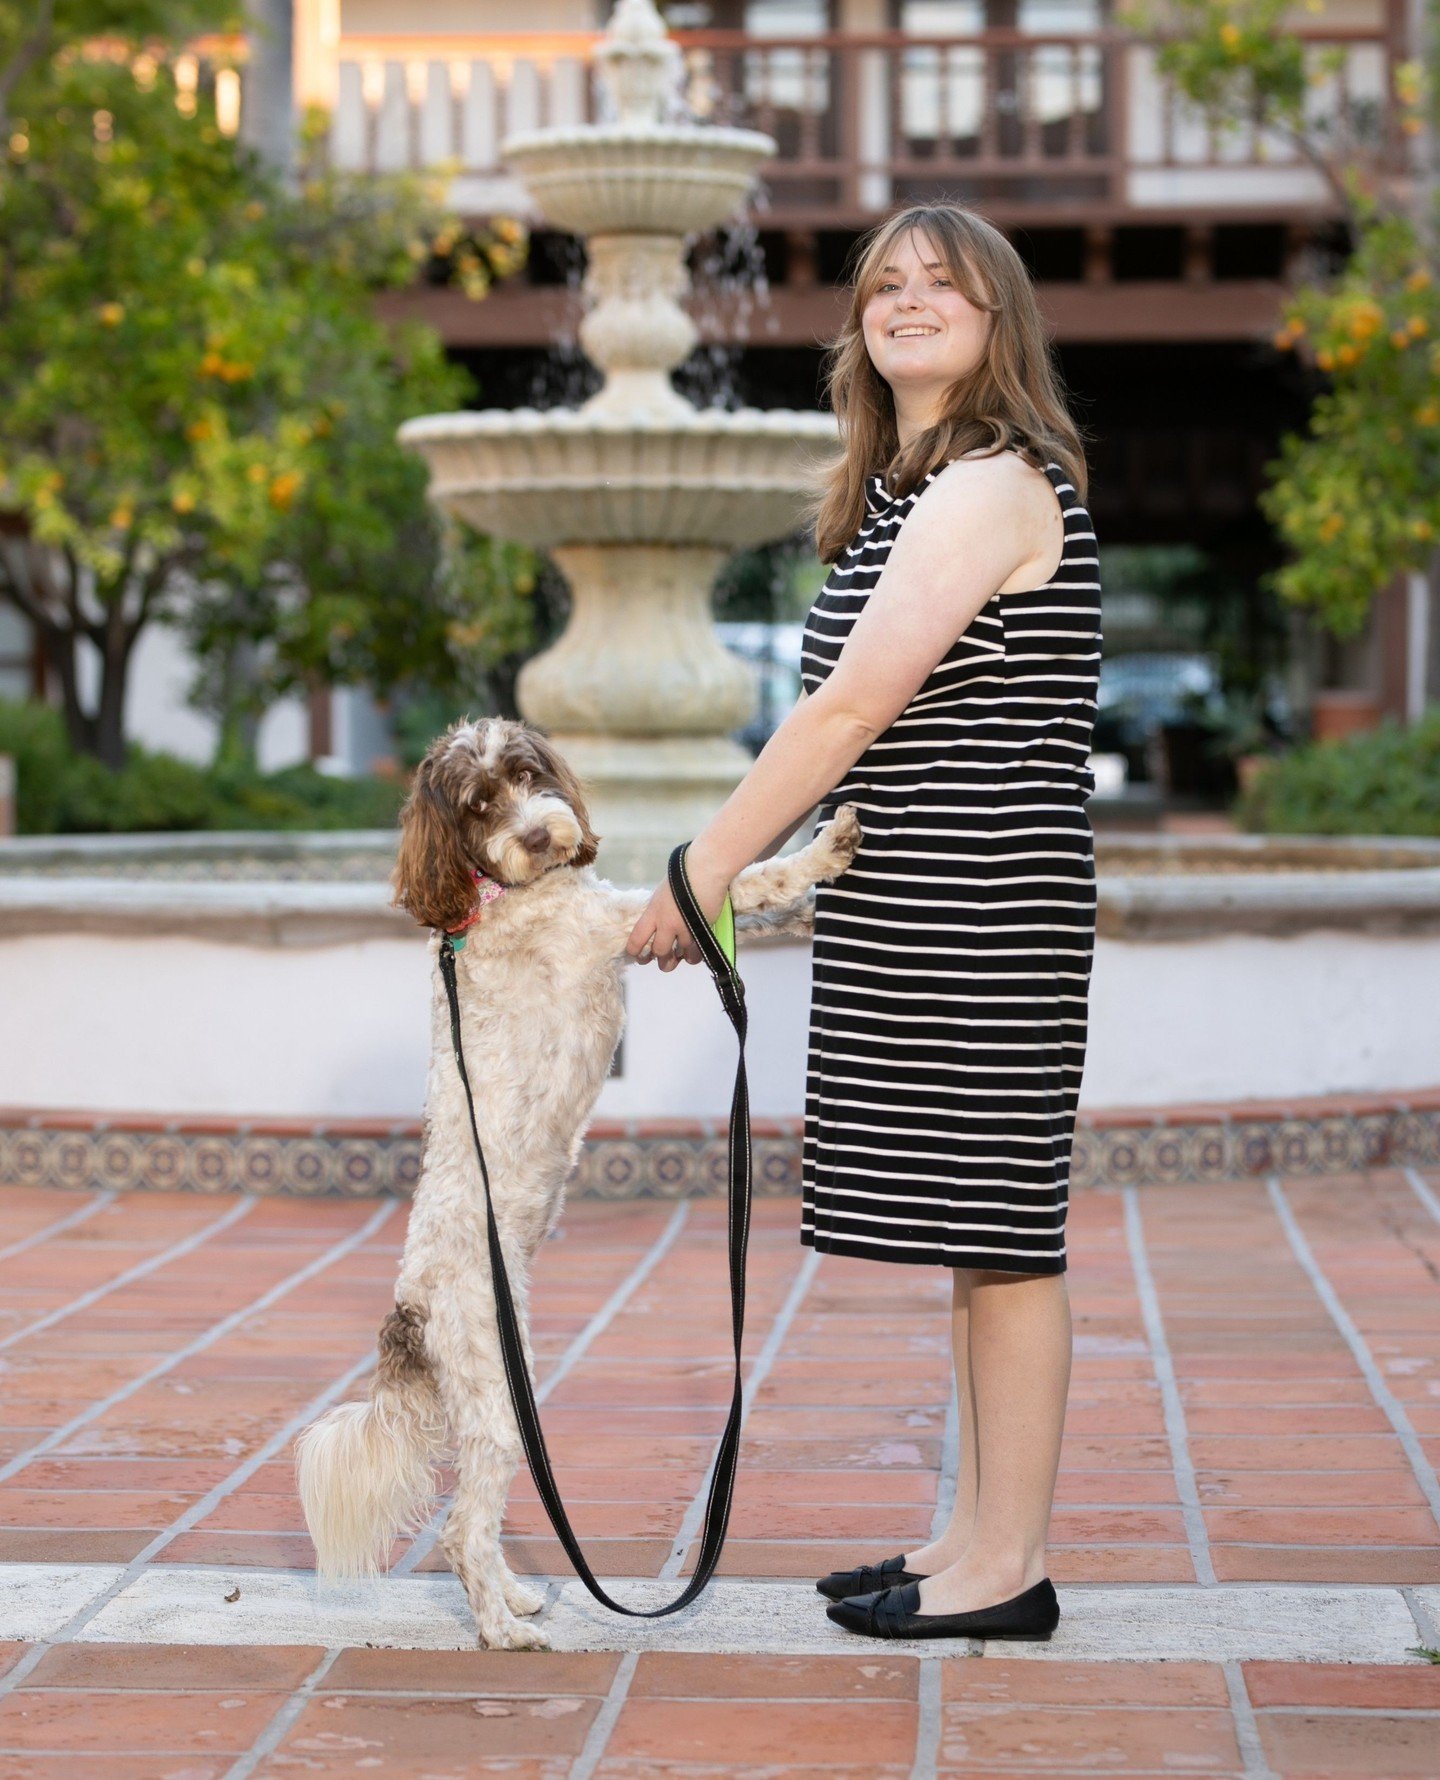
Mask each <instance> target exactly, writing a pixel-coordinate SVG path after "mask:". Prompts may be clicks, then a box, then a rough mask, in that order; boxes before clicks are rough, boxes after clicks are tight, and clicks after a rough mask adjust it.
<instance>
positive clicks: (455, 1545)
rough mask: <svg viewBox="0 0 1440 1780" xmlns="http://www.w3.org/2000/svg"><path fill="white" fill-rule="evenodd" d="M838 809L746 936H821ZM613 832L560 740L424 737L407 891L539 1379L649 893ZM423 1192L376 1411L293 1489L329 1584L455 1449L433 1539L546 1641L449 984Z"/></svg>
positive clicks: (753, 875)
mask: <svg viewBox="0 0 1440 1780" xmlns="http://www.w3.org/2000/svg"><path fill="white" fill-rule="evenodd" d="M860 840H861V831H860V823H859V819H858V817H857V814H856V810H855V806H854V805H853V804H844V805H842V806H841V807H840V809H839V810H838V811H837V812H836V815H835V818H834V820H833V821H832V822H830V823H829V824H828V825H827V826H826V827H825V828H824V829H822V830H821V831H820V833H819V834H818V835H816V837H815V839H814V840H812V841H811V842H810V844H809V846H807V847H805V848H803V849H802V850H801V851H800V852H798V853H796V854H793V855H791V856H790V857H788V858H783V859H767V860H765V861H763V862H761V863H760V864H757V865H752V866H749V867H747V868H746V869H745V870H744V871H743V872H741V873H740V874H739V876H738V877H737V878H736V879H735V880H734V882H733V883H732V884H731V886H730V900H731V906H732V907H733V909H734V912H735V918H736V932H737V935H743V934H746V933H751V934H753V933H777V934H779V933H789V934H798V935H808V934H809V933H811V932H812V931H813V900H807V896H808V893H809V892H811V891H813V888H814V886H815V885H816V884H817V883H820V882H828V881H830V880H831V879H833V878H835V877H837V876H839V874H840V873H841V872H843V871H844V870H845V868H846V867H847V866H848V865H849V864H850V862H851V861H852V860H853V859H854V857H855V853H856V850H857V849H858V847H859V845H860ZM598 847H599V837H598V836H597V835H596V834H595V833H594V832H593V830H592V829H591V826H590V821H589V816H588V814H587V811H586V808H585V800H584V796H583V794H582V791H581V787H580V784H579V782H578V780H577V779H576V778H575V776H574V774H573V773H572V772H571V770H570V768H569V767H568V766H567V765H566V763H565V762H564V760H563V759H562V758H561V757H560V755H559V754H558V752H557V751H556V750H555V748H554V747H553V746H552V745H551V743H550V742H549V740H548V739H547V738H546V737H545V736H544V735H542V734H541V733H540V732H538V731H537V730H534V729H531V728H529V727H528V726H527V725H525V724H523V723H518V722H513V721H511V720H509V719H506V718H491V719H488V720H485V721H482V722H478V723H468V722H466V723H459V724H456V725H455V726H454V727H453V728H452V729H450V730H448V731H447V732H446V733H445V734H444V735H442V736H441V737H440V738H439V740H438V741H436V742H435V744H434V745H433V746H432V747H431V749H430V751H429V753H428V754H427V755H426V756H425V759H424V760H423V761H422V762H421V763H420V766H419V768H418V769H417V771H416V774H415V783H414V786H413V788H412V790H411V793H410V796H409V798H408V799H407V801H406V804H405V808H404V810H403V811H402V812H401V834H400V846H399V852H398V856H397V863H396V868H395V877H394V885H395V901H396V903H397V904H398V905H399V906H400V907H402V908H405V909H407V910H409V912H410V913H411V914H412V915H414V917H415V919H416V920H417V921H419V922H420V923H421V925H422V926H425V927H429V928H433V929H435V930H436V932H435V935H434V937H433V938H432V940H431V955H432V958H434V957H435V956H436V955H437V954H438V951H439V945H440V937H439V936H440V932H441V931H448V932H451V933H456V932H458V931H460V930H462V929H463V930H464V932H465V942H466V943H465V945H464V947H463V949H461V950H460V951H459V952H458V954H457V957H456V960H455V963H456V972H457V978H458V986H459V994H460V1017H461V1032H462V1037H463V1041H464V1046H465V1056H466V1061H467V1063H468V1065H469V1070H470V1076H471V1081H472V1084H473V1087H474V1094H475V1114H476V1122H477V1124H478V1126H479V1129H480V1141H481V1143H482V1144H483V1146H484V1150H485V1161H486V1166H487V1169H488V1172H489V1177H490V1185H491V1190H492V1193H493V1195H494V1202H495V1218H496V1223H497V1225H498V1227H499V1231H500V1238H501V1242H502V1244H503V1246H504V1251H505V1264H506V1270H507V1272H508V1273H509V1276H510V1281H511V1286H512V1289H513V1292H514V1297H515V1309H516V1316H517V1319H518V1321H519V1324H520V1329H521V1334H522V1337H523V1339H524V1344H525V1355H526V1362H527V1365H528V1366H529V1367H530V1371H531V1376H532V1377H533V1376H534V1356H533V1353H532V1351H531V1347H530V1335H529V1319H528V1297H529V1290H528V1286H529V1273H530V1266H531V1263H532V1261H533V1260H534V1257H535V1254H536V1252H537V1250H538V1249H539V1247H540V1244H541V1243H542V1242H543V1241H544V1239H545V1237H546V1236H547V1235H548V1234H549V1232H550V1231H551V1230H552V1229H553V1228H554V1226H555V1223H556V1221H557V1220H558V1218H559V1216H560V1211H561V1207H562V1204H563V1201H564V1195H565V1183H566V1181H567V1179H568V1178H569V1175H570V1172H571V1170H572V1169H573V1168H574V1166H575V1162H576V1160H577V1158H578V1157H579V1154H580V1146H581V1142H582V1140H583V1138H584V1135H585V1129H586V1127H587V1125H588V1124H589V1122H590V1116H591V1112H592V1110H593V1108H594V1105H595V1102H596V1100H597V1099H598V1097H599V1094H600V1090H601V1087H602V1086H603V1084H604V1081H605V1078H606V1076H607V1074H608V1073H609V1069H610V1061H611V1058H612V1057H613V1056H614V1054H615V1047H616V1045H617V1044H618V1042H619V1039H620V1034H621V1030H622V1027H623V1025H624V1002H623V998H622V995H621V987H620V973H621V970H622V969H623V968H624V966H625V965H627V964H628V963H630V962H631V960H630V958H629V956H628V954H627V952H626V949H625V948H626V944H627V941H628V940H629V937H630V933H631V930H632V929H633V927H634V925H635V922H636V921H637V920H638V919H639V917H640V916H641V914H643V912H644V910H645V908H646V907H647V905H648V904H649V901H650V896H651V892H650V891H649V890H648V889H636V890H626V889H617V888H616V886H615V885H613V884H610V883H608V882H607V881H606V880H605V879H604V878H601V877H599V876H598V875H597V874H596V873H595V871H594V869H593V865H594V860H595V857H596V853H597V850H598ZM432 981H433V990H432V998H431V1017H430V1071H429V1077H428V1080H427V1083H426V1090H425V1122H424V1139H423V1145H422V1155H421V1164H420V1179H419V1182H418V1184H417V1186H416V1190H415V1199H414V1204H413V1206H412V1208H411V1212H410V1223H409V1231H408V1234H407V1236H406V1240H405V1251H404V1254H403V1256H402V1258H401V1263H400V1276H399V1280H398V1282H397V1285H396V1292H395V1308H394V1309H393V1310H392V1311H391V1312H390V1314H389V1315H388V1316H387V1317H386V1318H385V1320H384V1322H383V1323H382V1324H381V1327H380V1334H379V1350H380V1359H379V1365H378V1367H377V1369H376V1372H375V1375H374V1378H373V1381H372V1383H371V1386H370V1394H369V1398H368V1401H366V1402H363V1403H345V1404H341V1405H340V1406H339V1407H338V1408H335V1409H332V1410H330V1411H329V1412H328V1413H327V1414H325V1415H323V1416H322V1417H321V1418H320V1419H319V1420H318V1421H317V1422H315V1423H313V1424H312V1425H311V1426H310V1427H308V1428H307V1429H306V1430H305V1431H304V1433H303V1434H302V1435H301V1436H300V1439H299V1441H298V1443H297V1448H296V1463H297V1477H298V1484H299V1491H300V1499H301V1503H302V1505H303V1507H304V1510H305V1519H306V1523H307V1525H308V1526H309V1529H310V1536H311V1538H312V1540H313V1541H314V1545H315V1551H316V1557H317V1565H318V1569H319V1572H320V1575H321V1576H322V1577H326V1578H330V1577H342V1576H357V1575H366V1574H375V1573H376V1572H378V1571H379V1570H380V1569H381V1568H382V1567H384V1566H385V1565H386V1564H387V1563H388V1560H389V1554H390V1549H391V1546H392V1543H393V1541H394V1540H395V1538H396V1537H397V1536H398V1535H400V1534H402V1533H407V1532H417V1531H418V1530H419V1529H420V1528H421V1527H422V1526H423V1525H424V1524H425V1523H426V1520H427V1519H428V1517H429V1514H430V1511H431V1504H432V1502H433V1500H434V1497H435V1493H436V1477H435V1467H436V1465H437V1464H438V1463H439V1462H440V1461H441V1460H442V1459H444V1458H446V1457H450V1458H452V1459H453V1462H454V1466H455V1470H456V1475H457V1480H458V1481H457V1484H456V1489H455V1493H454V1498H453V1501H452V1503H451V1506H450V1511H449V1514H448V1516H447V1517H446V1521H445V1527H444V1530H443V1532H442V1533H441V1535H440V1544H441V1547H442V1549H443V1550H444V1552H445V1555H446V1557H447V1558H448V1559H449V1562H450V1567H451V1569H452V1570H453V1571H454V1573H455V1574H456V1575H457V1576H458V1577H459V1578H460V1581H461V1583H462V1584H463V1585H464V1589H465V1593H466V1596H467V1598H468V1600H469V1602H470V1607H471V1610H472V1611H473V1613H474V1615H475V1622H476V1625H477V1627H478V1630H479V1635H480V1642H481V1643H482V1644H483V1645H486V1646H488V1647H490V1648H498V1649H511V1650H515V1649H540V1648H544V1647H545V1646H546V1645H547V1644H548V1642H549V1640H548V1639H547V1638H546V1636H545V1634H544V1632H543V1631H542V1630H541V1629H540V1627H539V1626H537V1625H533V1624H530V1623H528V1619H529V1616H530V1615H531V1614H534V1613H537V1612H538V1611H539V1609H540V1607H541V1606H542V1605H543V1603H544V1596H543V1595H542V1594H541V1593H540V1591H539V1590H537V1589H536V1588H534V1587H533V1586H532V1585H531V1584H529V1583H525V1582H522V1581H520V1580H519V1579H518V1578H517V1577H515V1576H514V1575H512V1573H511V1571H510V1568H509V1566H508V1565H507V1563H506V1562H505V1558H504V1555H503V1553H502V1550H501V1545H500V1523H501V1517H502V1515H503V1513H504V1508H505V1500H506V1496H507V1495H508V1493H509V1489H510V1484H511V1481H512V1479H513V1478H514V1475H515V1472H516V1470H517V1468H518V1467H519V1465H520V1463H521V1460H522V1458H523V1449H522V1447H521V1444H520V1434H519V1430H518V1428H517V1427H516V1424H515V1417H514V1412H513V1410H512V1408H511V1405H510V1398H509V1393H508V1389H507V1386H506V1383H505V1370H504V1365H503V1362H502V1359H501V1351H500V1336H499V1328H498V1324H497V1322H496V1317H495V1298H494V1291H493V1288H492V1285H491V1280H490V1261H489V1255H488V1252H487V1242H486V1224H485V1198H484V1185H483V1183H482V1180H481V1175H480V1164H479V1162H478V1161H477V1159H476V1156H475V1151H474V1146H473V1142H472V1138H471V1133H470V1126H469V1121H468V1117H467V1113H466V1108H465V1098H464V1090H463V1087H462V1085H461V1082H460V1078H459V1072H458V1071H457V1069H456V1066H455V1058H454V1053H453V1050H452V1047H451V1036H450V1016H449V1010H448V1006H447V1003H446V999H445V992H444V987H443V985H442V983H441V980H440V973H439V970H438V968H437V969H436V970H435V971H434V972H433V977H432Z"/></svg>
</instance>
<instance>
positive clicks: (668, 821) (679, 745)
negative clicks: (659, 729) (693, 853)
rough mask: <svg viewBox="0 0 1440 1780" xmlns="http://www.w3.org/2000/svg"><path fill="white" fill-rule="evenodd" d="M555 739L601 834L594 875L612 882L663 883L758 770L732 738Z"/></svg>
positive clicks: (558, 733)
mask: <svg viewBox="0 0 1440 1780" xmlns="http://www.w3.org/2000/svg"><path fill="white" fill-rule="evenodd" d="M551 739H552V740H553V741H554V743H555V745H556V747H557V748H558V749H559V750H560V752H561V753H562V754H563V755H564V756H565V759H566V761H567V762H568V763H569V765H570V766H571V767H573V768H574V770H575V772H576V773H577V774H578V775H579V778H580V782H581V784H582V785H583V786H584V788H585V796H586V799H587V801H588V803H589V806H590V820H591V824H592V826H593V827H594V829H595V832H596V833H597V834H598V835H599V836H600V854H599V857H598V858H597V859H596V861H595V869H596V871H597V872H599V873H600V875H601V877H604V878H608V879H609V880H610V882H611V883H612V884H625V885H633V884H650V885H655V884H659V883H662V882H663V881H664V878H665V872H666V867H667V866H668V864H669V860H670V855H671V853H673V852H674V850H675V848H676V847H677V846H678V845H679V844H680V842H681V841H688V840H691V839H693V838H694V836H695V835H697V834H698V833H699V832H700V830H701V829H702V828H704V826H705V825H706V823H707V822H709V821H710V819H711V817H712V816H714V814H715V812H716V811H717V810H718V809H719V808H720V806H721V804H723V803H724V802H725V799H726V798H727V797H729V795H730V793H731V792H732V791H733V790H734V789H735V787H736V786H737V785H738V784H739V783H740V781H741V779H743V778H744V776H745V774H746V772H747V771H748V770H749V768H750V765H751V758H750V755H749V754H748V753H747V752H746V750H745V749H744V748H742V747H741V746H740V744H739V743H738V742H732V741H730V740H729V739H728V738H727V737H725V736H665V737H659V736H653V735H650V736H633V737H631V736H596V735H577V734H569V735H567V734H565V733H563V732H561V731H556V732H555V733H554V734H553V736H552V737H551Z"/></svg>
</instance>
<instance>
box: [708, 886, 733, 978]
mask: <svg viewBox="0 0 1440 1780" xmlns="http://www.w3.org/2000/svg"><path fill="white" fill-rule="evenodd" d="M710 931H711V932H712V933H713V934H714V935H715V937H716V939H718V940H719V942H720V949H721V951H722V952H724V954H725V956H726V957H727V958H728V959H729V960H730V964H731V967H732V968H733V967H734V964H735V911H734V909H733V908H732V907H731V906H730V892H729V891H728V890H727V891H726V892H725V900H724V902H722V903H721V905H720V913H719V914H718V915H716V917H715V919H714V920H713V921H712V922H711V923H710Z"/></svg>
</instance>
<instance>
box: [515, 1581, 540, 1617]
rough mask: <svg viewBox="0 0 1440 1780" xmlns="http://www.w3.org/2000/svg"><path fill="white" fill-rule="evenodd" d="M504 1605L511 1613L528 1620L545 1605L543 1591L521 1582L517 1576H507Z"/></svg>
mask: <svg viewBox="0 0 1440 1780" xmlns="http://www.w3.org/2000/svg"><path fill="white" fill-rule="evenodd" d="M505 1605H506V1606H507V1607H508V1608H509V1609H510V1611H511V1612H512V1613H518V1614H520V1616H521V1617H522V1618H528V1617H529V1615H530V1614H532V1613H538V1612H539V1611H540V1609H541V1608H542V1607H543V1606H544V1605H545V1591H544V1589H543V1588H535V1587H534V1586H533V1585H532V1584H530V1583H528V1582H522V1581H521V1580H520V1578H519V1577H518V1576H507V1577H506V1579H505Z"/></svg>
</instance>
